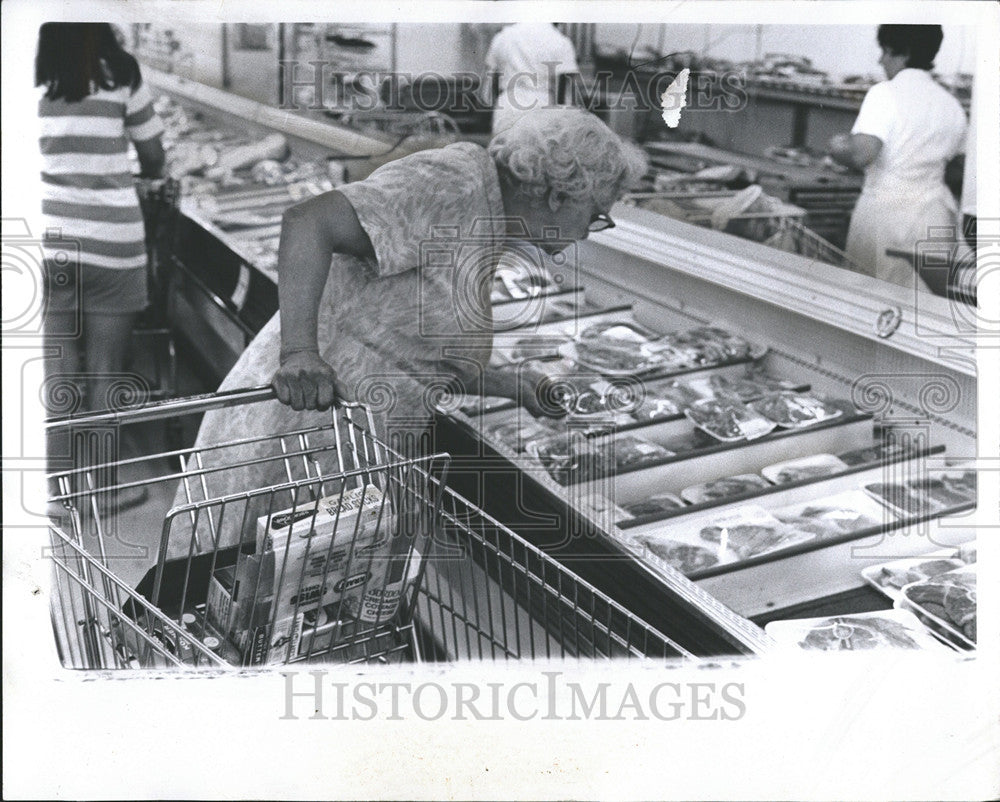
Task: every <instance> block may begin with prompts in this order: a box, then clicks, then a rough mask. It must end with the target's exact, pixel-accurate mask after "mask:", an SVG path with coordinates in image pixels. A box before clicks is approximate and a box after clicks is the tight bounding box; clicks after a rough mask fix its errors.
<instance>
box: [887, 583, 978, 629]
mask: <svg viewBox="0 0 1000 802" xmlns="http://www.w3.org/2000/svg"><path fill="white" fill-rule="evenodd" d="M900 593H901V595H902V597H903V600H904V601H905V602H906V603H908V604H909V605H910V606H912V608H913V609H914V610H915V611H916V612H917V613H918V614H925V615H927V616H928V617H929V618H930V620H931V621H932V622H933V623H938V624H942V625H943V626H944V629H945V631H946V632H947V633H948V634H953V635H956V636H957V637H958V638H959V642H960V643H961V641H962V640H964V641H965V642H966V643H967V644H969V645H974V644H975V643H976V639H977V632H976V615H977V604H976V569H975V567H968V566H966V567H963V568H960V569H958V570H955V571H949V572H948V573H945V574H939V575H938V576H935V577H931V578H930V579H925V580H923V581H921V582H915V583H914V584H912V585H906V586H904V587H903V588H902V590H901V591H900Z"/></svg>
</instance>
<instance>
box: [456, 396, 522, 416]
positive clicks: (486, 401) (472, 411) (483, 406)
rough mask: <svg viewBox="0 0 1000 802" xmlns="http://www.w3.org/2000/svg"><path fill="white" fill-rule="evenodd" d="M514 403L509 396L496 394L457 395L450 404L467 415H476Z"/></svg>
mask: <svg viewBox="0 0 1000 802" xmlns="http://www.w3.org/2000/svg"><path fill="white" fill-rule="evenodd" d="M513 403H514V402H513V401H511V400H510V399H509V398H501V397H500V396H494V395H461V396H457V397H456V398H455V399H454V401H453V402H452V403H451V404H449V405H448V406H449V407H450V408H454V409H457V410H458V411H459V412H461V413H463V414H465V415H469V416H470V417H475V416H476V415H484V414H486V413H487V412H493V411H494V410H497V409H501V408H503V407H506V406H509V405H511V404H513Z"/></svg>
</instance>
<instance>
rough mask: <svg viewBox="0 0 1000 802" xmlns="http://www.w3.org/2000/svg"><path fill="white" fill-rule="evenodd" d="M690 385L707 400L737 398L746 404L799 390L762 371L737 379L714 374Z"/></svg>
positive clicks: (787, 382)
mask: <svg viewBox="0 0 1000 802" xmlns="http://www.w3.org/2000/svg"><path fill="white" fill-rule="evenodd" d="M688 384H689V385H690V387H691V388H692V389H693V390H695V391H697V392H698V393H699V394H700V395H701V396H703V397H705V398H735V399H737V400H739V401H742V402H743V403H744V404H745V403H747V402H748V401H754V400H756V399H758V398H762V397H763V396H765V395H769V394H770V393H777V392H781V391H790V390H795V389H797V388H796V385H795V384H794V383H793V382H790V381H786V380H784V379H776V378H774V377H773V376H768V375H767V374H766V373H763V372H761V371H754V372H753V373H751V374H749V375H747V376H736V377H733V376H726V375H724V374H722V373H713V374H712V375H711V376H708V377H707V378H702V379H692V380H691V381H690V382H688Z"/></svg>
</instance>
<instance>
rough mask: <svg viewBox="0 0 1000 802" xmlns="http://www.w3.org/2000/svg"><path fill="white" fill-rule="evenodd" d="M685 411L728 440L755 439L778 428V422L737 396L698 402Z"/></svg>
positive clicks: (728, 441) (703, 425) (727, 441)
mask: <svg viewBox="0 0 1000 802" xmlns="http://www.w3.org/2000/svg"><path fill="white" fill-rule="evenodd" d="M684 414H685V415H687V417H688V418H689V419H690V420H691V421H692V422H693V423H694V424H695V426H697V427H698V428H699V429H701V430H702V431H704V432H706V433H707V434H710V435H711V436H712V437H714V438H716V439H717V440H721V441H722V442H724V443H731V442H736V441H738V440H754V439H756V438H758V437H763V436H764V435H766V434H769V433H770V432H772V431H774V428H775V423H774V422H773V421H770V420H768V419H767V418H765V417H763V416H762V415H760V414H758V413H757V412H755V411H754V410H752V409H751V408H749V407H748V406H747V405H746V404H743V403H741V402H739V401H736V400H733V399H711V398H706V399H702V400H701V401H696V402H695V403H693V404H692V405H691V406H690V407H688V408H687V409H685V410H684Z"/></svg>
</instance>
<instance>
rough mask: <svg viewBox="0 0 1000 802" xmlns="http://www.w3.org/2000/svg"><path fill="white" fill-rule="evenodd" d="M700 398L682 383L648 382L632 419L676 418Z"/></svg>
mask: <svg viewBox="0 0 1000 802" xmlns="http://www.w3.org/2000/svg"><path fill="white" fill-rule="evenodd" d="M701 398H702V396H700V395H699V394H698V393H697V392H696V391H695V390H694V389H692V387H691V386H690V385H688V384H686V383H684V382H678V381H674V380H672V379H668V380H666V381H663V380H661V381H654V382H649V383H648V384H646V385H644V387H643V390H642V400H641V401H640V402H639V404H638V406H637V407H636V408H635V410H634V411H633V412H632V417H633V418H634V419H635V420H637V421H650V420H658V419H660V418H672V417H676V416H678V415H681V414H682V413H683V412H684V410H685V409H687V408H688V407H689V406H691V404H693V403H694V402H695V401H700V400H701Z"/></svg>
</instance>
